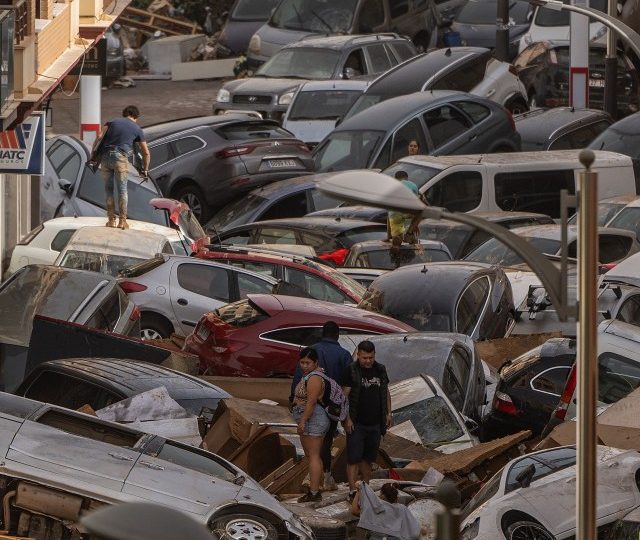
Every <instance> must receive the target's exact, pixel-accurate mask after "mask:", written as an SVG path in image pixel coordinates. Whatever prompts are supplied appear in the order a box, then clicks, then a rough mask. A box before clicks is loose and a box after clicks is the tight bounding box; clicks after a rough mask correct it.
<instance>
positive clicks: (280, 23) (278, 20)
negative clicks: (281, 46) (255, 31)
mask: <svg viewBox="0 0 640 540" xmlns="http://www.w3.org/2000/svg"><path fill="white" fill-rule="evenodd" d="M356 3H357V0H283V2H282V3H281V4H280V5H279V6H278V7H277V8H276V10H275V11H274V12H273V15H272V16H271V19H270V20H269V26H273V27H275V28H285V29H287V30H301V31H304V32H314V33H323V34H337V33H339V32H345V33H346V32H348V31H349V28H351V21H352V20H353V14H354V12H355V9H356Z"/></svg>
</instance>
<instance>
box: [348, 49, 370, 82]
mask: <svg viewBox="0 0 640 540" xmlns="http://www.w3.org/2000/svg"><path fill="white" fill-rule="evenodd" d="M347 68H351V69H353V71H354V72H355V76H359V75H366V73H367V68H366V64H365V62H364V56H363V54H362V49H355V50H353V51H351V52H350V53H349V56H348V57H347V59H346V61H345V63H344V68H343V69H347Z"/></svg>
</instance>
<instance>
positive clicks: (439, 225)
mask: <svg viewBox="0 0 640 540" xmlns="http://www.w3.org/2000/svg"><path fill="white" fill-rule="evenodd" d="M473 215H474V216H475V217H479V218H481V219H486V220H487V221H491V222H492V223H503V222H505V221H510V220H517V219H531V218H536V219H544V218H548V219H549V220H551V221H553V220H552V219H551V218H550V217H549V216H547V215H546V214H539V213H536V212H516V211H508V210H497V211H494V212H474V213H473ZM550 224H551V223H550ZM420 225H421V226H422V225H425V226H430V227H434V228H436V229H467V230H471V229H473V228H474V227H472V226H471V225H468V224H466V223H458V222H455V221H450V220H448V219H432V218H426V219H423V220H422V221H420ZM531 226H533V225H531ZM518 228H519V227H518Z"/></svg>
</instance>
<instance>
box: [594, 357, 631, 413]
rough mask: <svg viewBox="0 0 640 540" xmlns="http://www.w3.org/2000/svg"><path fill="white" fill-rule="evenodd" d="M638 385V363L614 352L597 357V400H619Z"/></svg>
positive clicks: (605, 401)
mask: <svg viewBox="0 0 640 540" xmlns="http://www.w3.org/2000/svg"><path fill="white" fill-rule="evenodd" d="M638 386H640V363H639V362H636V361H634V360H630V359H628V358H625V357H624V356H620V355H618V354H615V353H610V352H606V353H603V354H601V355H600V356H599V357H598V401H600V402H601V403H604V404H609V403H615V402H616V401H620V400H621V399H622V398H623V397H626V396H627V394H629V393H631V392H632V391H633V390H635V389H636V388H638Z"/></svg>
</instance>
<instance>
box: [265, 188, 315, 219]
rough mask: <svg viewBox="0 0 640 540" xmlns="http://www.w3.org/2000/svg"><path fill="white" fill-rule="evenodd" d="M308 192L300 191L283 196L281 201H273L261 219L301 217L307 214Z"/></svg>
mask: <svg viewBox="0 0 640 540" xmlns="http://www.w3.org/2000/svg"><path fill="white" fill-rule="evenodd" d="M307 212H308V209H307V194H306V192H305V191H300V192H298V193H294V194H293V195H289V196H288V197H283V198H282V199H280V200H279V201H276V202H275V203H273V204H272V205H271V206H270V207H269V208H268V209H267V210H266V211H265V213H264V214H262V216H260V219H261V220H262V219H279V218H288V217H300V216H304V215H305V214H307Z"/></svg>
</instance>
